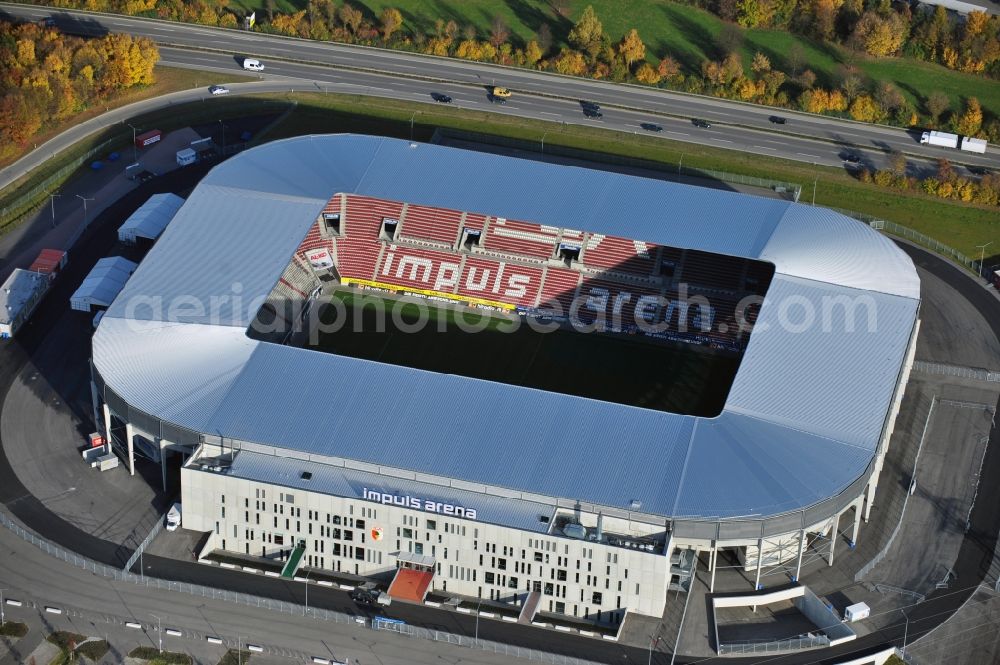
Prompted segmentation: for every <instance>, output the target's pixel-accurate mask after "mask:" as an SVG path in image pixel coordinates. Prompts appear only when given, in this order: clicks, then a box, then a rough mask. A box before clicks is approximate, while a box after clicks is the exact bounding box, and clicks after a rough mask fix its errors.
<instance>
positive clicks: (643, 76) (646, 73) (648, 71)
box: [635, 62, 660, 85]
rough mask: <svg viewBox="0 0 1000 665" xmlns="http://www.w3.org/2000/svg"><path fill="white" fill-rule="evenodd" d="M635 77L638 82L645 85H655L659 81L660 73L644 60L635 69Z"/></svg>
mask: <svg viewBox="0 0 1000 665" xmlns="http://www.w3.org/2000/svg"><path fill="white" fill-rule="evenodd" d="M635 78H636V80H637V81H639V82H640V83H645V84H646V85H656V84H657V83H659V82H660V73H659V72H658V71H657V70H655V69H653V66H652V65H650V64H649V63H648V62H644V63H642V64H641V65H639V69H638V70H636V72H635Z"/></svg>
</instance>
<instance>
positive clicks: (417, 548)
mask: <svg viewBox="0 0 1000 665" xmlns="http://www.w3.org/2000/svg"><path fill="white" fill-rule="evenodd" d="M413 553H414V554H423V553H424V544H423V543H413Z"/></svg>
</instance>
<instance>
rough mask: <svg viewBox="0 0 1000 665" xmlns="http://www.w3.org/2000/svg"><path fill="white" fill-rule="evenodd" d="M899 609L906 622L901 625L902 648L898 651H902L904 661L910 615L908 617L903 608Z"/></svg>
mask: <svg viewBox="0 0 1000 665" xmlns="http://www.w3.org/2000/svg"><path fill="white" fill-rule="evenodd" d="M899 611H900V612H902V613H903V618H904V619H906V624H904V626H903V648H902V649H900V652H901V653H902V656H903V660H904V661H905V660H906V636H907V634H908V633H909V632H910V617H909V615H907V613H906V611H905V610H902V609H901V610H899Z"/></svg>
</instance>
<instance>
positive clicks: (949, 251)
mask: <svg viewBox="0 0 1000 665" xmlns="http://www.w3.org/2000/svg"><path fill="white" fill-rule="evenodd" d="M830 210H836V211H837V212H839V213H842V214H844V215H847V216H848V217H853V218H854V219H857V220H859V221H862V222H864V223H865V224H867V225H868V226H870V227H872V228H873V229H875V230H876V231H881V232H882V233H886V234H889V235H894V236H898V237H900V238H905V239H907V240H911V241H913V242H915V243H917V244H918V245H921V246H923V247H926V248H927V249H929V250H931V251H934V252H937V253H938V254H941V255H942V256H946V257H948V258H949V259H951V260H952V261H954V262H955V263H958V264H960V265H963V266H965V267H966V268H968V269H969V271H971V272H974V273H976V274H977V275H978V274H980V272H981V269H982V266H981V265H980V262H979V261H976V260H975V259H970V258H969V257H968V256H966V255H965V254H962V253H961V252H960V251H958V250H957V249H955V248H954V247H949V246H948V245H945V244H944V243H942V242H938V241H937V240H935V239H934V238H931V237H930V236H928V235H924V234H923V233H920V232H919V231H914V230H913V229H911V228H909V227H907V226H903V225H902V224H896V223H895V222H890V221H887V220H884V219H879V218H878V217H874V216H872V215H869V214H866V213H863V212H857V211H856V210H845V209H844V208H832V207H831V208H830Z"/></svg>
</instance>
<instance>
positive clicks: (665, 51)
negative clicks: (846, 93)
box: [230, 0, 1000, 115]
mask: <svg viewBox="0 0 1000 665" xmlns="http://www.w3.org/2000/svg"><path fill="white" fill-rule="evenodd" d="M306 4H307V2H306V0H276V3H275V6H276V8H277V10H278V11H282V12H292V11H297V10H299V9H305V7H306ZM352 4H354V5H355V6H357V7H358V8H360V9H361V10H362V11H364V12H365V13H366V14H367V15H368V16H369V17H370V18H372V19H375V17H377V16H378V15H379V14H380V13H381V11H382V10H383V9H384V8H385V7H396V8H398V9H399V10H400V11H401V12H402V14H403V26H404V29H407V30H413V29H417V30H420V31H422V32H424V33H428V34H433V33H434V22H435V20H436V19H442V20H444V21H449V20H454V21H455V22H456V23H457V24H458V25H459V27H460V28H461V27H464V26H466V25H474V26H475V27H476V29H477V31H478V33H479V37H480V39H483V38H485V37H486V36H487V35H488V34H489V30H490V24H491V23H492V21H493V17H494V16H501V17H503V19H504V21H505V22H506V23H507V25H508V26H510V30H511V34H512V35H513V36H514V38H515V40H516V41H517V42H519V43H522V44H523V43H524V42H526V41H527V40H529V39H532V38H533V37H534V35H535V33H536V32H537V30H538V28H539V26H541V24H542V23H548V24H549V27H550V29H551V30H552V35H553V38H554V39H553V42H554V46H553V53H557V52H558V50H559V48H560V47H561V46H563V45H565V44H566V36H567V35H568V34H569V31H570V29H572V27H573V21H575V20H576V19H577V18H579V16H580V14H581V13H583V9H584V8H585V7H586V6H587V5H593V6H594V11H595V12H596V13H597V16H598V17H599V18H600V19H601V22H602V23H603V25H604V32H605V34H607V35H608V36H610V37H611V39H612V40H614V41H617V40H619V39H621V37H622V35H624V34H625V33H626V32H628V31H629V30H630V29H632V28H637V29H638V30H639V36H640V37H642V39H643V41H644V42H645V44H646V57H647V60H649V61H650V62H652V63H654V64H655V63H656V62H657V61H658V60H659V58H662V57H663V56H666V55H669V56H672V57H673V58H675V59H676V60H677V61H678V62H680V63H681V64H682V65H683V67H684V70H685V73H686V74H700V72H701V63H702V62H704V61H705V60H717V59H720V58H721V57H722V55H723V54H722V52H721V49H720V47H719V46H718V44H719V39H718V38H719V33H720V32H722V29H723V26H725V25H726V22H725V21H723V20H722V19H720V18H719V17H718V16H716V15H714V14H712V13H710V12H707V11H705V10H703V9H698V8H696V7H691V6H688V5H683V4H678V3H674V2H668V1H665V0H630V1H629V2H628V3H627V10H624V9H625V8H623V6H622V5H623V2H622V0H568V2H567V5H568V7H569V8H570V11H569V18H563V17H561V16H558V15H557V14H556V13H555V12H554V11H553V9H552V3H551V2H550V1H549V0H520V1H519V2H510V0H478V1H477V2H456V1H454V0H450V1H449V0H445V1H442V0H356V2H354V3H352ZM264 5H265V3H264V0H233V1H232V2H231V3H230V6H231V7H240V8H244V9H247V10H249V11H253V10H256V11H258V12H263V10H264ZM261 15H262V13H259V14H258V16H261ZM743 35H744V43H743V47H742V49H741V50H742V54H743V63H744V65H745V66H747V67H749V64H750V61H751V59H752V58H753V55H754V53H756V52H758V51H760V52H762V53H764V54H765V55H767V56H768V57H769V58H770V59H771V63H772V65H773V66H774V67H775V68H777V69H781V70H783V71H785V72H786V73H789V71H790V70H791V68H792V63H790V62H789V61H788V54H789V53H791V52H793V46H794V45H796V44H797V45H798V46H799V48H801V52H802V54H803V62H802V63H801V66H802V67H803V68H806V69H811V70H812V71H813V72H814V73H815V74H816V75H817V77H818V79H817V80H818V83H819V84H820V85H823V86H825V87H832V86H835V85H836V84H837V82H838V81H837V78H838V77H837V69H838V68H839V67H840V66H841V65H844V64H852V65H855V66H857V67H858V68H859V69H860V70H861V71H863V72H864V73H865V74H867V75H868V76H869V77H870V78H871V79H872V80H874V81H891V82H892V83H894V84H895V85H896V86H897V87H898V88H899V89H900V91H901V92H902V93H903V95H904V96H906V97H907V99H908V100H909V101H910V102H911V103H913V104H914V106H915V108H918V109H922V103H923V99H924V98H925V97H926V96H927V95H928V94H929V93H931V92H933V91H940V92H943V93H945V94H946V95H948V96H949V97H950V98H951V101H952V107H953V108H955V109H958V108H961V100H962V99H963V98H964V97H966V96H968V95H976V96H978V97H979V101H980V102H981V103H982V105H983V108H984V109H985V110H986V111H987V113H988V114H992V115H1000V85H996V84H995V82H987V84H985V85H984V79H983V78H982V77H978V76H975V75H971V74H963V73H961V72H956V71H953V70H950V69H947V68H946V67H943V66H941V65H935V64H931V63H926V62H919V61H917V60H912V59H908V58H878V59H875V58H867V57H865V56H864V55H861V54H858V53H854V52H853V51H850V50H849V49H845V48H843V47H841V46H839V45H837V44H832V43H824V42H819V41H815V40H812V39H809V38H807V37H803V36H800V35H795V34H792V33H790V32H788V31H786V30H767V29H753V30H745V31H743ZM924 112H926V111H924Z"/></svg>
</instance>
